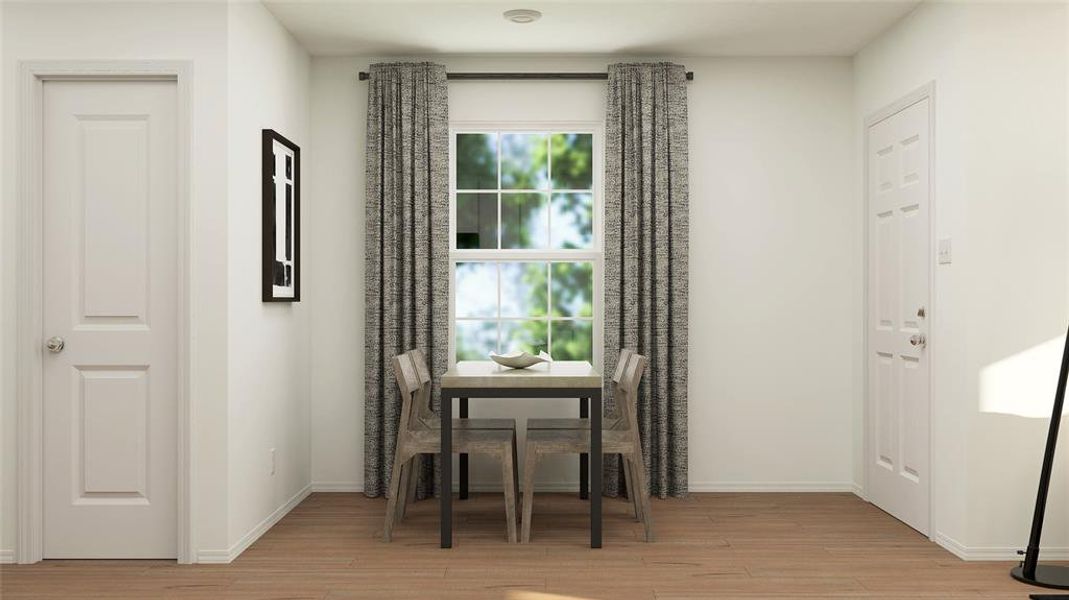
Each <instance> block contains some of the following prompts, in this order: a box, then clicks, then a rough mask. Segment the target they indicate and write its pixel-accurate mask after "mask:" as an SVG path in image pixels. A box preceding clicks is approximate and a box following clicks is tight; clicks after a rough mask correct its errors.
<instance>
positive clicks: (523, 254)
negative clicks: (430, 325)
mask: <svg viewBox="0 0 1069 600" xmlns="http://www.w3.org/2000/svg"><path fill="white" fill-rule="evenodd" d="M604 131H605V127H604V124H603V123H602V122H600V121H523V122H517V121H453V122H450V124H449V366H450V367H454V366H456V290H455V289H454V288H455V286H456V265H457V263H458V262H546V263H552V262H590V263H593V265H594V290H593V293H594V298H593V300H594V318H593V329H594V331H593V357H592V362H593V365H594V367H595V368H597V369H600V368H601V360H602V345H603V335H602V327H603V326H602V324H603V322H604V312H605V297H604V296H605V293H604V281H603V280H604V275H603V274H604V251H603V238H604V235H603V228H604V218H603V206H604V201H603V189H604V188H603V181H602V179H603V176H604V172H605V170H604V166H603V162H602V161H603V160H604V154H605V153H604V145H603V144H604V137H605V136H604ZM499 132H500V133H544V134H552V133H589V134H591V135H592V136H593V138H592V144H591V152H593V157H592V161H591V168H592V170H593V172H592V182H591V194H592V196H593V212H594V219H593V227H594V231H593V242H594V243H593V245H592V246H591V247H590V248H588V249H581V250H554V249H517V250H504V249H495V250H490V249H466V250H458V249H457V236H456V230H457V223H456V201H457V173H456V161H455V157H456V139H457V134H460V133H499ZM498 177H499V178H500V177H501V174H500V173H498ZM499 186H500V183H499ZM496 191H497V190H495V192H496ZM520 191H522V190H520ZM549 211H550V214H552V207H550V208H549ZM550 219H552V216H551V217H550ZM500 221H501V214H500V202H499V204H498V236H499V238H500V235H501V227H500V225H501V223H500ZM551 225H552V222H551ZM551 271H552V269H551ZM550 277H552V275H550ZM549 285H552V280H551V281H550V283H549ZM500 290H501V282H500V279H499V280H498V294H499V295H500ZM500 304H501V302H500V297H499V298H498V306H499V307H500ZM546 319H547V321H552V320H568V319H553V318H552V317H546ZM494 320H495V321H498V322H501V321H507V320H510V319H502V318H500V315H498V316H497V317H495V318H494ZM516 320H526V319H516ZM577 320H578V319H577ZM581 320H585V319H581ZM499 331H500V330H499ZM499 335H500V333H499Z"/></svg>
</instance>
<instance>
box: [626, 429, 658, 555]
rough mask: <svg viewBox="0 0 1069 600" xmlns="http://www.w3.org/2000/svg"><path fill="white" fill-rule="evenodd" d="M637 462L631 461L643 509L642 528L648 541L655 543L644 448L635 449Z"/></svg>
mask: <svg viewBox="0 0 1069 600" xmlns="http://www.w3.org/2000/svg"><path fill="white" fill-rule="evenodd" d="M635 452H636V456H635V460H633V461H631V472H632V473H634V474H635V488H636V489H635V492H636V497H637V498H638V503H639V508H641V509H642V516H641V519H642V527H643V529H644V530H645V532H646V541H647V542H652V541H653V514H652V511H651V510H650V488H649V486H647V485H646V467H645V465H644V464H643V462H642V447H641V446H639V447H638V448H636V449H635Z"/></svg>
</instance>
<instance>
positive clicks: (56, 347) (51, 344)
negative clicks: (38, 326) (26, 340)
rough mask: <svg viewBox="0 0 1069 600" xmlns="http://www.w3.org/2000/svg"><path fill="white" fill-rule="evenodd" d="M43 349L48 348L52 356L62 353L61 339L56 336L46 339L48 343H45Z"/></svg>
mask: <svg viewBox="0 0 1069 600" xmlns="http://www.w3.org/2000/svg"><path fill="white" fill-rule="evenodd" d="M45 348H48V351H49V352H51V353H53V354H57V353H59V352H63V338H61V337H59V336H58V335H54V336H52V337H50V338H48V341H46V342H45Z"/></svg>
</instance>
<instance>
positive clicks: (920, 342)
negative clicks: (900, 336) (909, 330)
mask: <svg viewBox="0 0 1069 600" xmlns="http://www.w3.org/2000/svg"><path fill="white" fill-rule="evenodd" d="M909 343H910V345H912V346H916V347H917V348H923V347H924V346H926V345H927V344H928V338H926V337H924V334H923V333H914V334H913V335H911V336H909Z"/></svg>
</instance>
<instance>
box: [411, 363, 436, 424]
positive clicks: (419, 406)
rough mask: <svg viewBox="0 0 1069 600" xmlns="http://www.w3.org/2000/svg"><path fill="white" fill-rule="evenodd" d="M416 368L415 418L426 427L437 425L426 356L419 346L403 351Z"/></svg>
mask: <svg viewBox="0 0 1069 600" xmlns="http://www.w3.org/2000/svg"><path fill="white" fill-rule="evenodd" d="M405 354H407V355H408V358H409V359H410V360H411V361H412V365H413V366H414V367H415V368H416V377H417V378H419V390H418V391H417V392H416V400H415V402H416V418H418V419H419V420H420V421H421V422H422V423H423V424H424V425H425V426H427V427H437V426H438V417H437V415H435V414H434V411H433V410H431V395H432V392H433V388H434V386H433V385H432V381H431V371H430V369H429V368H427V358H426V357H425V356H424V355H423V352H422V351H421V350H420V349H419V348H414V349H412V350H409V351H408V352H405Z"/></svg>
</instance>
